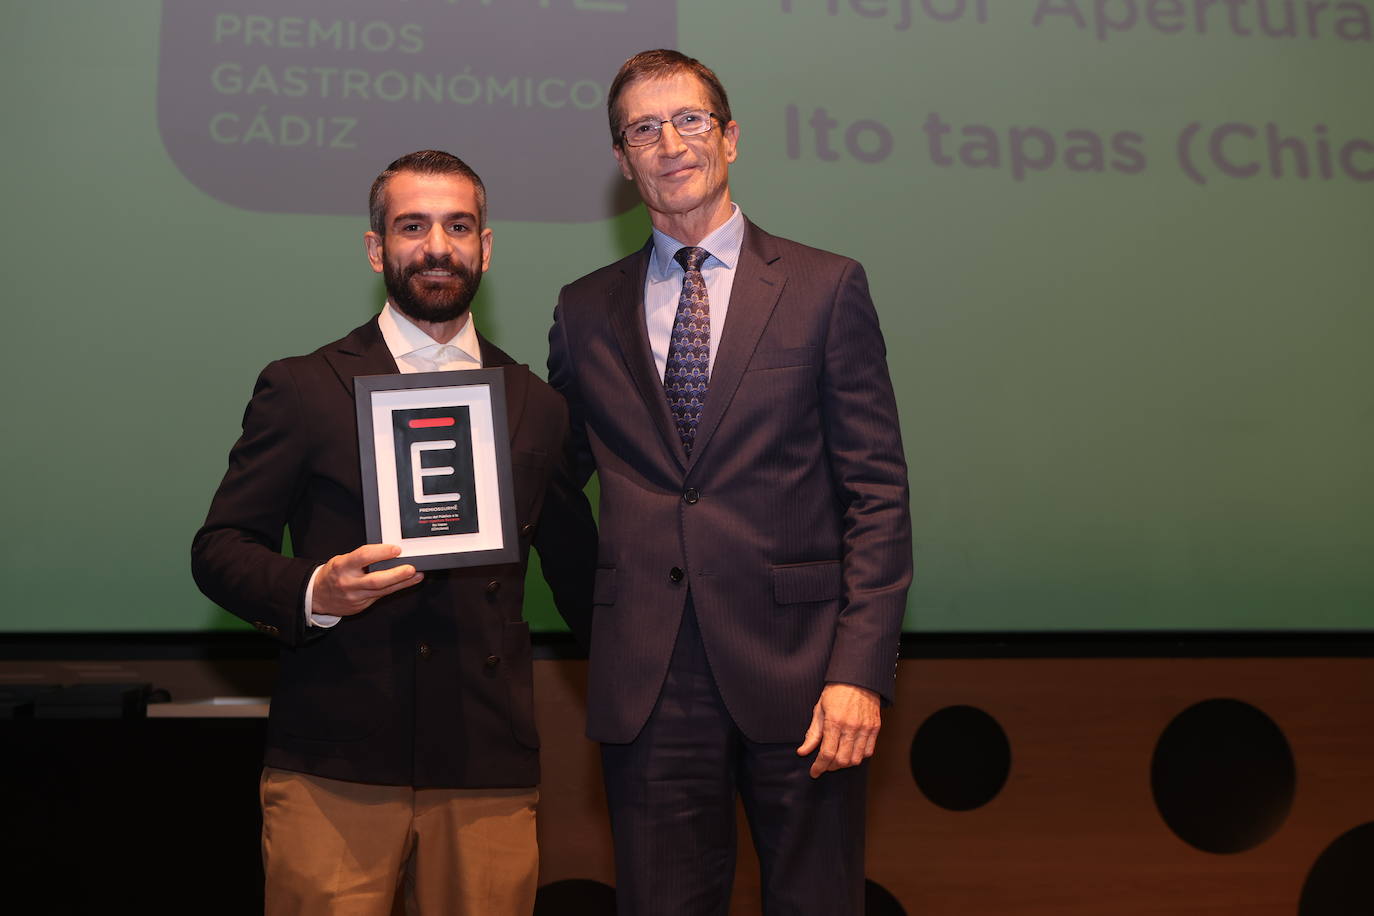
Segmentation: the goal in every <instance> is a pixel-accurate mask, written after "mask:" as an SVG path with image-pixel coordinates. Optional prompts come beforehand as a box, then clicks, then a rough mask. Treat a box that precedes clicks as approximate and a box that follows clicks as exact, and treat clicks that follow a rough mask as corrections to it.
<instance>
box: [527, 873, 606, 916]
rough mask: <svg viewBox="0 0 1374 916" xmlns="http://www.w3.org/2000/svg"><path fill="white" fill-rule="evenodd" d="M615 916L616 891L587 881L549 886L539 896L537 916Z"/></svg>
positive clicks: (572, 881) (556, 883)
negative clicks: (571, 915)
mask: <svg viewBox="0 0 1374 916" xmlns="http://www.w3.org/2000/svg"><path fill="white" fill-rule="evenodd" d="M570 914H576V916H615V888H613V887H611V886H610V885H609V884H602V883H601V882H600V881H591V880H589V879H587V878H570V879H568V880H567V881H553V882H551V883H549V884H545V885H544V886H543V887H541V888H539V890H538V891H537V892H536V893H535V896H534V916H570Z"/></svg>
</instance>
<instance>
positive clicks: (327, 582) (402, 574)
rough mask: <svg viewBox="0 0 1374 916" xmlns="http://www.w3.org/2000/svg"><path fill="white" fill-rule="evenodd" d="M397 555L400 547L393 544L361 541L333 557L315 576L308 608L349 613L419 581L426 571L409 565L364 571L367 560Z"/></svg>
mask: <svg viewBox="0 0 1374 916" xmlns="http://www.w3.org/2000/svg"><path fill="white" fill-rule="evenodd" d="M400 555H401V548H399V547H397V546H396V545H394V544H364V545H363V546H362V547H359V548H358V549H357V550H354V551H352V552H351V553H345V554H341V555H339V556H337V557H333V558H332V559H330V561H329V562H328V563H326V564H324V566H322V567H321V568H320V574H319V576H318V577H317V578H316V579H315V589H314V593H313V594H312V596H311V606H310V612H311V613H312V614H330V615H333V616H335V617H349V616H352V615H353V614H360V613H362V612H363V611H365V610H367V609H368V608H369V607H371V606H372V602H374V601H376V600H377V599H378V598H382V597H385V596H386V595H390V594H391V593H392V592H398V591H400V590H401V589H403V588H409V587H410V586H412V585H416V584H418V583H419V582H420V581H421V580H423V579H424V577H425V574H424V573H422V572H420V571H418V570H417V569H416V568H415V567H414V566H410V565H405V566H396V567H393V568H392V569H382V570H378V571H377V572H371V573H370V572H365V570H366V568H367V566H368V564H370V563H377V562H380V561H382V560H391V559H394V558H396V557H399V556H400Z"/></svg>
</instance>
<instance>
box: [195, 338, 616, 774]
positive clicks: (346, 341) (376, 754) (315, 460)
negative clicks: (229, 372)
mask: <svg viewBox="0 0 1374 916" xmlns="http://www.w3.org/2000/svg"><path fill="white" fill-rule="evenodd" d="M481 348H482V362H483V365H484V366H486V367H488V368H494V367H500V368H501V369H503V370H504V372H505V383H506V400H507V411H508V418H507V419H508V421H509V428H510V437H511V456H512V464H513V466H514V485H515V503H516V512H517V514H518V518H517V524H518V526H519V531H520V534H521V541H520V548H521V553H520V562H519V563H510V564H505V565H499V566H484V567H474V568H469V569H457V570H440V571H432V572H428V573H426V575H425V580H424V581H423V582H421V583H420V584H419V585H418V586H415V587H413V588H410V589H404V590H402V591H400V592H397V593H395V594H392V595H389V596H387V597H385V598H383V599H381V600H379V601H378V602H376V603H375V604H374V605H372V607H371V608H369V609H368V610H366V611H364V612H363V613H361V614H359V615H357V616H352V617H345V618H344V619H342V620H341V621H340V622H339V623H338V624H337V625H336V626H334V627H332V628H330V629H319V628H312V627H307V626H306V623H305V616H304V598H305V589H306V584H307V582H308V580H309V578H310V575H311V573H312V572H313V571H314V569H315V567H316V566H318V565H320V564H321V563H323V562H325V561H327V560H328V559H329V558H330V557H332V556H335V555H338V554H344V553H348V552H349V551H351V550H354V549H355V548H357V547H359V546H360V545H362V544H364V543H367V537H366V533H365V530H364V521H363V509H362V495H361V471H360V467H359V461H358V441H357V423H356V419H355V413H354V401H353V379H354V377H355V376H359V375H379V374H388V373H394V372H396V371H397V369H396V363H395V361H394V360H393V359H392V358H391V354H390V353H389V351H388V350H387V347H386V343H385V341H384V340H383V338H382V335H381V331H380V330H379V329H378V327H377V322H376V319H373V320H372V321H370V322H368V323H367V324H365V325H363V326H362V327H360V328H358V329H356V330H354V331H353V332H352V333H351V334H349V335H348V336H347V337H345V338H343V339H342V340H338V341H335V342H334V343H331V344H328V345H326V346H324V347H321V348H320V349H318V350H316V351H315V352H314V353H311V354H309V355H307V356H299V357H293V358H291V359H284V360H280V361H277V362H274V363H272V364H271V365H269V366H268V367H267V368H266V369H264V370H263V372H262V375H261V376H260V377H259V378H258V382H257V386H256V388H255V389H254V392H253V399H252V401H251V402H250V403H249V405H248V409H247V411H246V412H245V414H244V418H243V435H242V436H241V437H240V439H239V440H238V442H237V443H236V444H235V445H234V447H233V450H232V451H231V452H230V454H229V470H228V472H227V473H226V474H225V475H224V480H223V481H222V482H221V483H220V486H219V489H218V491H217V492H216V493H215V496H214V500H213V501H212V502H211V504H210V512H209V515H208V516H207V518H206V520H205V525H204V527H202V528H201V529H200V531H199V532H197V534H196V536H195V541H194V544H193V546H192V570H193V572H194V575H195V579H196V582H197V584H198V585H199V586H200V588H201V590H202V591H204V592H205V594H206V595H207V596H209V597H210V598H211V599H212V600H214V601H215V602H216V603H218V604H219V605H221V606H222V607H224V608H225V609H227V610H229V611H230V612H232V613H234V614H236V615H238V616H239V617H242V618H243V619H244V620H247V621H249V622H250V623H252V624H253V626H255V627H257V628H258V629H259V630H262V631H264V632H266V633H269V634H270V635H272V636H274V637H275V638H277V639H278V640H280V642H281V643H282V651H281V666H280V674H279V680H278V683H277V687H276V689H275V691H274V692H273V696H272V707H271V715H270V719H269V722H268V738H267V751H266V755H265V761H266V763H267V764H268V765H270V766H276V767H282V768H285V769H290V770H299V771H303V772H307V773H314V774H317V775H320V776H327V777H332V778H337V779H348V780H354V781H358V782H368V783H379V784H386V785H411V786H416V787H424V786H447V787H500V786H531V785H535V784H536V783H537V782H538V779H539V765H538V746H539V740H538V736H537V735H536V733H535V727H534V710H533V699H532V687H531V650H530V638H529V628H528V626H527V624H526V623H525V622H524V621H523V620H522V618H521V603H522V598H523V594H524V581H525V564H526V560H527V558H528V553H529V547H530V543H531V541H533V543H534V545H535V547H536V548H537V549H538V550H539V552H540V559H541V561H542V566H543V570H544V575H545V577H546V578H547V579H548V581H549V582H550V584H551V585H552V587H553V589H554V595H555V599H556V601H557V603H558V606H559V609H560V611H562V613H563V614H564V615H565V617H567V618H568V620H569V621H570V623H571V624H572V626H573V627H574V629H575V630H577V631H580V632H581V633H582V634H583V637H584V638H585V634H586V631H587V615H588V613H589V605H590V591H591V581H592V580H591V570H592V567H593V565H594V558H595V550H596V547H595V544H596V534H595V528H594V526H593V523H592V521H591V514H590V510H589V507H588V505H587V502H586V499H585V497H584V496H583V495H582V493H581V489H580V487H577V486H574V485H572V483H571V477H570V474H569V470H568V461H567V451H566V445H567V441H568V440H567V430H568V421H567V410H566V407H565V405H564V403H563V400H562V398H560V397H559V396H558V395H557V394H556V393H555V392H554V391H553V390H552V389H551V388H549V386H548V385H546V384H545V383H544V382H542V381H540V380H539V379H538V378H536V377H535V376H534V375H533V374H532V373H531V372H530V371H529V369H528V368H527V367H525V366H521V365H516V364H515V362H514V361H513V360H512V359H511V358H510V357H509V356H507V355H506V354H505V353H503V352H502V351H501V350H499V349H498V348H496V347H495V346H493V345H492V344H490V343H489V342H488V341H486V340H485V339H483V340H481ZM283 529H286V530H287V531H288V532H289V535H290V555H289V556H284V555H283V554H282V547H283V545H282V534H283Z"/></svg>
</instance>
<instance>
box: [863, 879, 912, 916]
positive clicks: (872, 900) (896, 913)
mask: <svg viewBox="0 0 1374 916" xmlns="http://www.w3.org/2000/svg"><path fill="white" fill-rule="evenodd" d="M864 916H906V910H905V909H903V908H902V905H901V904H900V903H898V902H897V898H896V897H894V896H892V894H890V893H888V890H887V888H885V887H883V886H882V885H881V884H879V883H878V882H877V881H874V880H873V879H872V878H865V879H864Z"/></svg>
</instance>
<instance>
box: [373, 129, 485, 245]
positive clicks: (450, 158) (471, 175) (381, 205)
mask: <svg viewBox="0 0 1374 916" xmlns="http://www.w3.org/2000/svg"><path fill="white" fill-rule="evenodd" d="M402 172H414V173H416V174H417V175H462V176H463V177H464V178H466V179H467V180H468V181H471V182H472V187H473V189H474V190H475V191H476V193H477V211H478V212H477V221H478V224H479V225H478V228H479V229H480V228H481V227H483V226H485V225H486V224H487V188H486V185H484V184H482V179H481V178H479V177H477V173H476V172H474V171H473V170H472V167H471V166H469V165H468V164H467V163H466V162H464V161H463V160H461V159H459V158H458V157H457V156H455V155H453V154H452V153H446V152H444V151H443V150H437V149H422V150H420V151H419V152H415V153H408V154H407V155H405V156H402V157H401V158H400V159H397V160H396V161H395V162H393V163H391V165H389V166H387V167H386V168H385V169H383V170H382V173H381V174H380V175H378V176H377V178H376V180H375V181H373V182H372V191H371V193H369V194H368V196H367V216H368V221H369V223H370V224H371V226H372V231H373V232H375V233H377V234H378V235H383V236H384V235H386V186H387V184H389V183H390V182H391V179H393V178H395V177H396V176H397V175H399V174H400V173H402Z"/></svg>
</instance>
